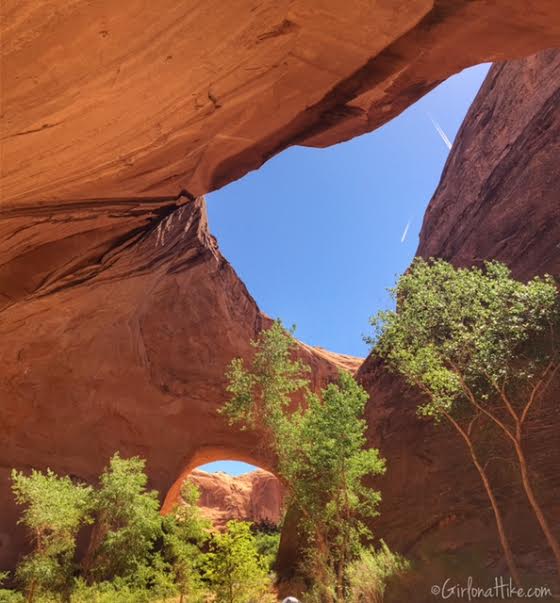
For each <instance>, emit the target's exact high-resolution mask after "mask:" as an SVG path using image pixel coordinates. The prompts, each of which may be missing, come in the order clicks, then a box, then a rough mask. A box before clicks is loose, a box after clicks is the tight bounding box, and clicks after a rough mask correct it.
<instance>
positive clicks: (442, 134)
mask: <svg viewBox="0 0 560 603" xmlns="http://www.w3.org/2000/svg"><path fill="white" fill-rule="evenodd" d="M428 117H429V118H430V121H431V122H432V124H433V126H434V128H435V129H436V132H437V133H438V134H439V135H440V137H441V139H442V140H443V142H444V144H445V146H446V147H447V148H448V149H449V150H451V147H452V146H453V145H452V144H451V141H450V140H449V138H447V134H446V133H445V132H444V131H443V129H442V127H441V126H440V125H439V124H438V122H437V121H436V120H435V119H434V118H433V117H432V116H431V115H430V114H429V113H428Z"/></svg>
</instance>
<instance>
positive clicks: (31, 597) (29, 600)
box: [27, 580, 35, 603]
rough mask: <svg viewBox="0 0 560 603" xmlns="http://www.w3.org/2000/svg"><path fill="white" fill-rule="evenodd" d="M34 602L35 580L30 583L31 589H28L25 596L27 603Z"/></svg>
mask: <svg viewBox="0 0 560 603" xmlns="http://www.w3.org/2000/svg"><path fill="white" fill-rule="evenodd" d="M34 600H35V580H33V581H32V582H31V588H30V589H29V594H28V595H27V603H33V601H34Z"/></svg>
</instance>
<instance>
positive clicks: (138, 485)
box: [82, 453, 162, 581]
mask: <svg viewBox="0 0 560 603" xmlns="http://www.w3.org/2000/svg"><path fill="white" fill-rule="evenodd" d="M144 465H145V462H144V460H143V459H140V458H137V457H133V458H129V459H123V458H121V457H120V456H119V454H118V453H116V454H115V455H114V456H113V457H112V458H111V460H110V462H109V466H108V467H107V468H106V469H105V470H104V471H103V473H102V474H101V477H100V480H99V481H100V484H99V488H98V489H97V491H96V492H95V496H94V518H95V526H94V529H93V531H92V535H91V539H90V542H89V547H88V550H87V551H86V555H85V557H84V560H83V563H82V568H83V571H84V573H85V575H86V576H87V578H88V580H90V581H91V580H92V579H94V580H107V579H113V578H114V577H116V576H120V577H126V576H132V575H133V574H134V573H135V572H137V571H138V569H139V568H141V567H144V566H145V565H146V563H147V559H148V557H149V554H150V552H151V550H152V548H153V544H154V541H155V540H156V539H157V538H158V537H160V536H161V533H162V532H161V530H162V520H161V516H160V514H159V501H158V495H157V492H155V491H153V490H152V491H148V490H147V488H146V487H147V482H148V478H147V476H146V474H145V472H144Z"/></svg>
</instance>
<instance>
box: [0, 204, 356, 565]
mask: <svg viewBox="0 0 560 603" xmlns="http://www.w3.org/2000/svg"><path fill="white" fill-rule="evenodd" d="M104 207H105V209H108V207H109V206H108V204H107V203H105V205H104ZM0 233H1V236H0V255H1V257H3V260H4V261H3V265H2V267H1V268H0V274H1V275H2V278H1V280H0V282H1V284H2V285H3V292H4V294H5V295H4V297H3V298H1V299H2V302H3V303H2V309H1V313H0V342H1V344H0V365H1V366H2V374H1V376H0V401H1V404H0V419H1V423H0V426H1V427H0V428H1V430H2V450H1V463H0V464H1V469H0V509H1V512H0V566H8V567H9V566H10V565H11V564H12V563H13V562H14V560H15V559H16V556H17V555H18V554H19V553H20V552H21V550H22V547H23V540H22V532H21V531H20V530H19V529H18V528H17V527H16V517H17V515H16V509H15V505H14V502H13V498H12V495H11V492H10V487H9V471H10V468H11V467H18V468H28V467H37V468H45V467H50V468H51V469H53V470H54V471H57V472H60V473H68V474H71V475H74V476H76V477H79V478H81V479H85V480H93V479H95V477H96V475H97V474H99V472H100V471H101V469H102V468H103V466H104V465H105V464H106V463H107V460H108V459H109V457H110V456H111V455H112V454H113V453H114V452H115V451H117V450H118V451H120V452H121V454H122V455H125V456H126V455H135V454H136V455H139V456H142V457H143V458H146V459H147V471H148V475H149V477H150V483H151V486H152V487H154V488H156V489H157V490H159V492H160V494H161V495H162V497H164V496H165V495H166V494H167V493H168V492H169V497H170V500H173V499H174V497H176V495H177V493H178V488H179V485H180V483H181V481H182V479H183V478H184V477H185V476H186V475H188V474H189V473H190V471H191V470H192V469H193V468H194V467H197V466H199V465H201V464H204V463H206V462H209V461H213V460H220V459H224V458H237V459H239V460H245V461H248V462H250V463H255V464H258V465H259V466H261V467H264V468H268V467H271V466H272V464H273V462H274V461H273V459H270V458H268V457H267V456H266V455H265V454H264V452H263V446H262V443H261V442H260V438H259V434H258V433H254V432H253V433H251V432H240V431H239V430H238V429H234V428H231V427H230V426H229V425H228V423H227V421H226V420H224V419H223V418H222V417H221V416H220V415H218V412H217V411H218V408H219V407H220V406H221V405H222V404H223V403H224V402H225V400H226V398H225V396H226V393H225V389H224V387H225V377H224V373H225V369H226V367H227V364H228V363H229V362H230V361H231V359H232V358H234V357H236V356H247V355H248V354H249V353H250V350H251V348H250V345H249V342H250V340H251V339H253V338H255V336H256V335H257V332H258V331H259V330H260V329H261V328H263V327H265V326H267V325H269V324H270V319H269V318H267V317H266V316H264V315H263V314H262V313H261V312H260V311H259V309H258V307H257V305H256V304H255V302H254V300H253V299H252V298H251V296H250V295H249V293H248V292H247V289H246V288H245V286H244V285H243V283H242V282H241V281H240V280H239V278H238V277H237V275H236V274H235V272H234V271H233V269H232V268H231V266H230V265H229V264H228V262H227V261H226V260H225V259H224V258H223V256H222V255H221V254H220V252H219V249H218V246H217V243H216V241H215V239H214V238H213V237H212V236H211V235H210V234H209V232H208V228H207V222H206V212H205V205H204V201H203V200H202V199H196V200H191V199H189V198H184V197H181V198H179V199H173V200H169V201H168V202H166V204H165V205H163V204H162V202H161V201H159V202H158V204H157V205H156V204H154V203H148V202H144V203H142V202H139V201H133V200H130V201H126V202H125V201H120V202H114V203H113V204H112V205H111V206H110V210H109V212H108V213H106V214H105V213H104V212H101V213H100V212H99V204H98V203H97V202H95V201H91V202H87V203H80V204H74V205H72V206H65V207H64V208H60V207H58V208H55V207H52V206H51V207H50V208H44V207H43V208H40V209H39V208H27V209H26V210H25V211H23V212H19V211H18V212H13V213H10V214H9V215H8V216H6V217H5V218H4V220H2V221H0ZM299 353H300V355H301V356H302V358H303V359H305V361H306V362H308V363H309V364H310V365H311V366H312V378H313V382H314V386H315V387H318V386H320V385H324V384H325V383H326V382H327V381H328V380H329V379H331V378H334V377H335V376H336V374H337V371H338V367H339V366H344V367H352V366H353V367H354V369H355V368H357V366H358V364H359V361H358V360H357V359H352V358H349V357H347V356H340V357H339V356H337V355H336V354H330V353H329V354H327V353H326V352H325V351H323V350H319V351H318V352H315V350H314V349H313V348H311V347H309V346H304V345H301V346H300V348H299Z"/></svg>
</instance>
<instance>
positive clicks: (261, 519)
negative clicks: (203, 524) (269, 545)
mask: <svg viewBox="0 0 560 603" xmlns="http://www.w3.org/2000/svg"><path fill="white" fill-rule="evenodd" d="M188 479H189V481H191V482H192V483H193V484H195V485H196V486H197V488H198V489H199V491H200V502H199V506H200V508H201V510H202V513H203V515H204V516H205V517H207V518H208V519H210V521H211V522H212V524H213V525H214V526H215V527H216V528H218V529H224V528H225V526H226V524H227V522H228V521H230V520H232V519H236V520H239V521H250V522H251V523H254V524H256V525H257V526H259V525H264V526H270V527H272V526H278V525H279V524H280V522H281V520H282V503H283V496H284V494H283V489H282V486H281V484H280V481H279V480H278V479H277V478H276V477H275V476H274V475H272V473H269V472H268V471H262V470H259V471H251V472H250V473H245V474H243V475H238V476H235V477H234V476H231V475H228V474H227V473H223V472H218V473H207V472H206V471H201V470H199V469H195V470H194V471H193V472H192V473H191V474H190V476H189V477H188Z"/></svg>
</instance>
